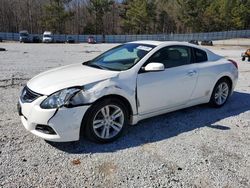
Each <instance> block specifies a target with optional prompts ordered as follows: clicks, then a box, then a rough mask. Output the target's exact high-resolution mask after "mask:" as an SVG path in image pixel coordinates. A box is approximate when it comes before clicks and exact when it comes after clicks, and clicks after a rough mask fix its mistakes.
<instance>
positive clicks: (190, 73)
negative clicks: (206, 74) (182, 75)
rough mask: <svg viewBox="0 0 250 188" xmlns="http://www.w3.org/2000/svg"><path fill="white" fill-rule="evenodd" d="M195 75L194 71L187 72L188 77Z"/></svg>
mask: <svg viewBox="0 0 250 188" xmlns="http://www.w3.org/2000/svg"><path fill="white" fill-rule="evenodd" d="M196 73H197V71H196V70H191V71H188V73H187V75H188V76H193V75H195V74H196Z"/></svg>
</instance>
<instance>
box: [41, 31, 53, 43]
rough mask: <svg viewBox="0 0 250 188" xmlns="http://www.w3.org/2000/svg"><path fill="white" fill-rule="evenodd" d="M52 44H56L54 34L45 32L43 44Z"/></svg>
mask: <svg viewBox="0 0 250 188" xmlns="http://www.w3.org/2000/svg"><path fill="white" fill-rule="evenodd" d="M52 42H54V39H53V34H52V32H50V31H45V32H44V33H43V43H52Z"/></svg>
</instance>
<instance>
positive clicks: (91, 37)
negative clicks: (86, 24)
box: [88, 36, 96, 44]
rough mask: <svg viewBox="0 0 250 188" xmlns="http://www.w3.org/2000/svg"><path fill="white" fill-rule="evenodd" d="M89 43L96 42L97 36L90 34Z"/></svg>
mask: <svg viewBox="0 0 250 188" xmlns="http://www.w3.org/2000/svg"><path fill="white" fill-rule="evenodd" d="M88 43H89V44H96V40H95V38H94V37H93V36H89V37H88Z"/></svg>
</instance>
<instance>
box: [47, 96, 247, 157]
mask: <svg viewBox="0 0 250 188" xmlns="http://www.w3.org/2000/svg"><path fill="white" fill-rule="evenodd" d="M248 110H250V94H249V93H241V92H234V94H233V95H232V96H231V97H230V99H229V100H228V102H227V103H226V104H225V106H223V107H222V108H211V107H209V106H208V105H199V106H195V107H191V108H186V109H183V110H179V111H176V112H171V113H168V114H164V115H160V116H157V117H153V118H149V119H146V120H143V121H141V122H139V123H138V124H137V125H136V126H128V128H127V130H126V131H125V133H124V135H123V136H122V137H121V138H120V139H118V140H116V141H114V142H112V143H108V144H96V143H93V142H90V141H88V140H86V139H81V140H80V141H77V142H68V143H56V142H48V143H49V144H50V145H51V146H53V147H55V148H57V149H59V150H62V151H64V152H67V153H75V154H81V153H102V152H114V151H117V150H122V149H127V148H132V147H137V146H140V145H144V144H146V143H152V142H158V141H161V140H165V139H168V138H171V137H175V136H177V135H179V134H182V133H185V132H189V131H193V130H195V129H199V128H202V127H208V128H211V129H216V130H217V131H230V127H228V126H225V125H218V124H217V123H216V122H218V121H220V120H222V119H225V118H229V117H232V116H236V115H239V114H241V113H244V112H246V111H248ZM235 126H238V125H235Z"/></svg>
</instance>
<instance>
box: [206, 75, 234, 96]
mask: <svg viewBox="0 0 250 188" xmlns="http://www.w3.org/2000/svg"><path fill="white" fill-rule="evenodd" d="M222 79H226V80H228V81H229V83H230V93H232V87H233V80H232V78H231V77H230V76H228V75H223V76H220V77H219V78H218V79H217V80H216V82H215V83H214V86H213V90H214V88H215V86H216V84H217V83H218V82H219V81H220V80H222ZM213 90H212V92H211V95H210V99H211V96H212V94H213Z"/></svg>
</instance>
